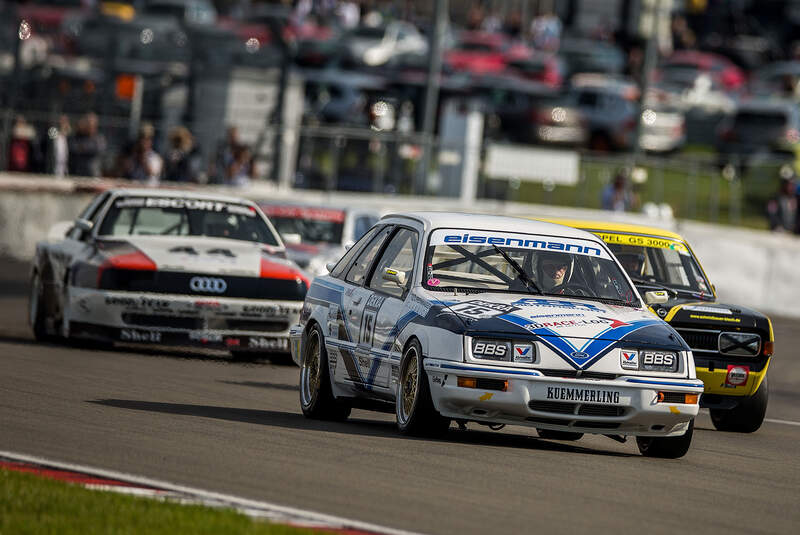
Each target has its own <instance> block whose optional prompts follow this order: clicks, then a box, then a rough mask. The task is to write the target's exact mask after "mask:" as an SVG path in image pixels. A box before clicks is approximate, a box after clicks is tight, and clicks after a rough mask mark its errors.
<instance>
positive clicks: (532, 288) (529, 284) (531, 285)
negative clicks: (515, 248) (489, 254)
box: [492, 244, 542, 295]
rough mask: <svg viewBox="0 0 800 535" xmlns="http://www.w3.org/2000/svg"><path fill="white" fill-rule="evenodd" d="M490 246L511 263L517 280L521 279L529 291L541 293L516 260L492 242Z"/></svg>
mask: <svg viewBox="0 0 800 535" xmlns="http://www.w3.org/2000/svg"><path fill="white" fill-rule="evenodd" d="M492 247H494V250H495V251H497V252H498V253H500V255H501V256H502V257H503V258H505V259H506V262H508V263H509V264H510V265H511V267H513V268H514V270H515V271H516V272H517V273H518V274H519V280H521V281H522V282H523V283H524V284H525V287H526V288H528V290H529V291H531V292H535V293H537V294H539V295H542V291H541V290H540V289H539V287H538V286H536V283H535V282H533V281H532V280H531V278H530V277H528V274H527V273H525V270H524V269H522V266H520V265H519V264H517V261H516V260H514V259H513V258H511V257H510V256H508V253H506V252H505V251H503V250H502V249H501V248H499V247H498V246H497V245H495V244H492Z"/></svg>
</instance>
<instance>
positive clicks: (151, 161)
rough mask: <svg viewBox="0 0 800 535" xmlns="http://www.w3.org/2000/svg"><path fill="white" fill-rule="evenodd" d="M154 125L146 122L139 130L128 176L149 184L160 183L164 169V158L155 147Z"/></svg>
mask: <svg viewBox="0 0 800 535" xmlns="http://www.w3.org/2000/svg"><path fill="white" fill-rule="evenodd" d="M154 134H155V130H154V128H153V125H151V124H144V125H142V129H141V130H140V131H139V137H138V138H137V139H136V143H135V144H134V146H133V154H132V156H131V159H130V162H129V167H128V173H127V175H126V176H127V178H129V179H131V180H136V181H138V182H145V183H146V184H147V185H148V186H156V185H158V182H159V180H160V179H161V172H162V171H163V169H164V160H163V158H161V156H160V155H159V154H158V153H157V152H156V151H155V150H154V149H153V135H154Z"/></svg>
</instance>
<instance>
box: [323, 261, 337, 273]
mask: <svg viewBox="0 0 800 535" xmlns="http://www.w3.org/2000/svg"><path fill="white" fill-rule="evenodd" d="M336 264H338V262H335V261H334V262H328V263H327V264H325V269H327V270H328V273H331V272H332V271H333V268H335V267H336Z"/></svg>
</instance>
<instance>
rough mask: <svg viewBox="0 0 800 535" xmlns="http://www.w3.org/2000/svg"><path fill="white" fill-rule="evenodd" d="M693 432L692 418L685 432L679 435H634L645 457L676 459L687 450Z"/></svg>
mask: <svg viewBox="0 0 800 535" xmlns="http://www.w3.org/2000/svg"><path fill="white" fill-rule="evenodd" d="M693 434H694V419H692V420H691V421H690V422H689V428H688V429H687V430H686V432H685V433H684V434H683V435H681V436H679V437H636V445H637V446H638V447H639V453H641V454H642V455H644V456H645V457H657V458H660V459H678V458H680V457H683V456H684V455H686V453H687V452H688V451H689V446H691V445H692V435H693Z"/></svg>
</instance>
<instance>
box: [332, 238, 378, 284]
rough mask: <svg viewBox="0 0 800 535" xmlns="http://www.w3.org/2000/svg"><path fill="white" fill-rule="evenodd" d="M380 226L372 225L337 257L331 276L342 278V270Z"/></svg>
mask: <svg viewBox="0 0 800 535" xmlns="http://www.w3.org/2000/svg"><path fill="white" fill-rule="evenodd" d="M380 229H381V227H374V228H372V229H371V230H370V231H369V232H367V233H366V234H365V235H364V236H363V237H362V238H361V239H360V240H358V241H357V242H356V243H355V244H354V245H353V246H352V247H350V249H348V250H347V252H346V253H345V254H344V256H342V258H340V259H339V262H337V263H336V267H334V268H333V271H331V276H332V277H336V278H337V279H341V278H342V273H343V272H344V270H345V269H346V268H347V267H349V266H350V262H351V261H352V260H353V257H354V256H356V254H358V251H359V250H361V248H362V247H363V246H364V244H365V243H369V241H370V240H371V239H372V238H373V236H375V234H377V233H378V231H380Z"/></svg>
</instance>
